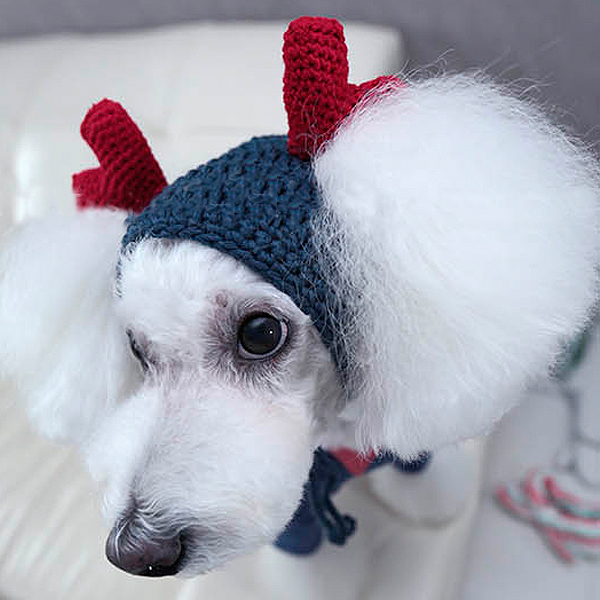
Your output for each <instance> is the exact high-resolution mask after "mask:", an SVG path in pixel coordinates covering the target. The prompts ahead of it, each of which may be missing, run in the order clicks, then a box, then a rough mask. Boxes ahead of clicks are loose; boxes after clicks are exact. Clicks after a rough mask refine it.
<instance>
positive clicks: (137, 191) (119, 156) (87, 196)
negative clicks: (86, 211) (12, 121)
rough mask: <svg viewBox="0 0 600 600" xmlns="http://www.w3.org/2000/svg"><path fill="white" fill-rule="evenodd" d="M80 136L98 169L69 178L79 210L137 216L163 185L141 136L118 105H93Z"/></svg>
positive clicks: (136, 127)
mask: <svg viewBox="0 0 600 600" xmlns="http://www.w3.org/2000/svg"><path fill="white" fill-rule="evenodd" d="M81 135H82V136H83V139H84V140H85V141H86V142H87V143H88V144H89V146H90V148H91V149H92V150H93V151H94V154H95V155H96V157H97V158H98V162H99V163H100V167H98V168H96V169H89V170H87V171H82V172H81V173H76V174H75V175H73V190H74V191H75V194H76V195H77V206H78V207H79V208H87V207H92V206H114V207H116V208H122V209H126V210H131V211H133V212H141V211H142V210H143V209H144V207H145V206H147V205H148V204H149V203H150V201H151V200H152V198H154V196H156V195H157V194H158V193H159V192H160V191H161V190H162V189H163V188H164V187H165V186H166V185H167V180H166V179H165V176H164V175H163V172H162V170H161V168H160V166H159V165H158V163H157V162H156V159H155V158H154V156H153V154H152V151H151V150H150V147H149V146H148V143H147V142H146V139H145V138H144V136H143V135H142V132H141V131H140V130H139V128H138V126H137V125H136V124H135V123H134V122H133V120H132V119H131V117H130V116H129V115H128V114H127V112H126V111H125V109H124V108H123V107H122V106H121V105H120V104H119V103H118V102H113V101H112V100H107V99H104V100H101V101H100V102H98V103H97V104H94V106H92V108H90V110H89V111H88V113H87V115H86V116H85V118H84V119H83V122H82V123H81Z"/></svg>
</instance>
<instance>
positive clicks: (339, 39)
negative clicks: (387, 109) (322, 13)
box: [283, 17, 400, 158]
mask: <svg viewBox="0 0 600 600" xmlns="http://www.w3.org/2000/svg"><path fill="white" fill-rule="evenodd" d="M283 40H284V43H283V61H284V63H285V74H284V77H283V102H284V104H285V109H286V111H287V115H288V124H289V133H288V149H289V151H290V152H291V153H292V154H295V155H296V156H299V157H301V158H309V157H310V156H311V155H313V154H314V153H315V152H316V151H317V150H318V149H319V147H320V146H321V144H322V143H323V142H325V141H326V140H327V139H329V138H330V137H331V135H332V134H333V132H334V131H335V128H336V126H337V125H338V124H339V123H340V121H341V120H342V119H343V118H344V117H345V116H346V115H347V114H348V113H349V112H350V111H351V110H352V107H353V106H354V105H355V104H356V103H357V102H358V101H359V100H360V99H361V98H362V96H363V95H364V94H365V93H366V92H367V91H369V90H370V89H372V88H374V87H376V86H378V85H381V84H384V83H389V82H395V83H398V84H400V81H399V80H398V79H397V78H395V77H392V76H385V77H378V78H377V79H373V80H371V81H367V82H365V83H362V84H361V85H354V84H350V83H348V49H347V47H346V43H345V41H344V30H343V28H342V26H341V24H340V23H339V22H338V21H336V20H335V19H328V18H325V17H300V18H299V19H296V20H294V21H292V22H291V23H290V25H289V27H288V29H287V31H286V32H285V34H284V36H283Z"/></svg>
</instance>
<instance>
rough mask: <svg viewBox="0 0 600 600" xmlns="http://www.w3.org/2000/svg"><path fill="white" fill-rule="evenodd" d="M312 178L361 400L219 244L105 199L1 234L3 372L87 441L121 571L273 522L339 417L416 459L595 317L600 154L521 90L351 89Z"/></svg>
mask: <svg viewBox="0 0 600 600" xmlns="http://www.w3.org/2000/svg"><path fill="white" fill-rule="evenodd" d="M423 140H426V143H423ZM432 173H433V174H434V176H433V177H432ZM313 175H314V178H315V183H316V185H318V187H319V190H320V194H321V200H322V206H321V207H320V208H319V214H317V215H315V219H314V221H313V222H312V223H311V226H312V231H313V234H314V235H313V242H314V244H315V245H314V248H312V250H314V251H315V252H317V255H319V256H321V259H323V258H324V260H322V264H323V266H324V267H325V268H324V269H323V277H324V278H325V279H327V285H328V287H329V288H330V289H332V290H335V291H336V294H337V295H338V296H339V298H336V300H339V301H340V305H342V306H344V317H343V318H342V319H341V320H340V322H339V323H336V331H335V336H336V340H337V341H340V342H341V343H343V345H344V351H345V355H346V356H345V358H347V360H348V366H349V369H348V372H345V373H344V374H343V376H344V383H345V384H347V385H345V387H346V390H345V391H346V392H347V393H348V396H347V398H346V397H345V395H344V394H342V391H341V386H340V382H339V378H340V377H341V376H342V374H338V373H337V372H336V370H335V368H334V365H333V361H332V360H331V357H330V356H329V353H328V350H327V349H326V348H325V346H324V344H323V342H322V341H321V340H320V339H319V336H318V334H317V332H316V330H315V329H313V325H311V322H310V320H309V318H308V317H307V316H306V315H304V314H302V312H301V311H300V310H299V309H298V308H297V306H295V305H294V304H293V302H292V301H291V300H290V299H289V298H288V297H286V296H285V295H283V294H282V293H280V292H279V291H277V290H276V289H275V288H274V287H272V286H270V285H268V284H266V283H265V282H264V281H262V280H261V279H259V278H258V277H257V275H255V274H253V273H252V272H251V271H250V270H249V269H248V268H246V266H244V265H242V264H240V262H236V261H235V260H234V259H233V258H231V257H229V256H226V255H225V254H219V253H218V252H216V251H214V250H210V249H208V248H204V247H202V246H201V245H199V244H195V243H192V242H186V241H176V242H175V241H173V242H166V241H157V240H154V241H152V240H142V241H140V242H139V243H137V245H135V246H133V247H131V248H129V247H127V248H126V249H125V250H124V251H120V248H121V241H122V240H123V235H124V234H125V230H126V225H125V224H124V221H125V218H126V214H125V213H124V212H118V211H108V210H97V211H93V210H90V211H89V212H86V213H84V214H80V215H77V216H74V217H55V218H48V219H45V220H42V221H40V222H38V223H30V224H27V225H24V226H23V227H21V228H17V230H15V232H14V234H13V235H9V236H7V237H6V238H5V239H4V240H2V247H1V248H0V332H1V335H2V344H0V377H2V378H4V377H6V378H7V379H11V380H13V382H14V383H15V384H16V385H15V386H14V389H19V391H20V393H22V396H23V398H24V400H25V402H26V403H27V406H28V408H29V413H30V415H31V418H32V420H33V421H34V422H35V424H36V425H37V427H38V429H40V430H41V431H42V432H44V433H46V434H48V435H50V436H52V437H54V438H60V439H62V440H65V441H70V442H73V443H75V444H77V445H78V446H80V447H82V448H83V449H84V452H85V453H86V455H87V458H88V463H89V465H90V470H91V471H92V473H93V474H94V476H95V477H96V478H97V479H98V480H101V481H103V482H104V483H105V485H106V506H107V515H108V518H109V520H110V521H111V523H112V524H113V525H114V529H113V532H112V533H111V535H110V537H109V540H108V544H107V551H108V555H109V558H111V560H113V562H115V563H116V564H118V565H119V566H121V567H122V568H125V569H126V570H129V571H131V572H134V573H145V574H166V573H174V572H183V573H184V574H186V573H187V574H193V573H200V572H204V571H206V570H208V569H211V568H213V567H216V566H217V565H219V564H222V563H223V562H225V561H226V560H227V559H229V558H231V557H233V556H235V555H237V554H241V553H244V552H247V551H249V550H251V549H253V548H255V547H257V546H258V545H260V544H261V543H265V542H269V541H271V540H273V538H275V536H276V535H277V534H278V533H279V532H280V531H281V529H282V528H283V527H284V525H285V523H286V521H287V520H288V519H289V518H290V517H291V516H292V513H293V511H294V509H295V507H296V506H297V503H298V501H299V499H300V497H301V492H302V485H303V483H304V482H305V480H306V477H307V475H308V472H309V468H310V463H311V457H312V452H313V450H314V448H315V447H316V446H317V445H319V444H326V443H331V442H332V440H334V439H335V442H336V443H339V442H340V441H341V436H340V437H338V435H337V434H338V428H339V427H341V425H340V423H342V422H343V423H344V425H343V426H344V428H347V433H348V434H349V438H348V440H349V442H348V443H350V444H353V443H354V444H355V445H356V446H357V447H359V448H363V449H367V448H369V449H370V448H376V449H379V448H385V449H386V450H390V451H393V452H396V453H398V454H400V455H404V456H406V455H410V454H415V453H417V452H419V451H422V450H426V449H428V450H435V449H436V448H438V447H440V446H441V445H444V444H448V443H452V442H455V441H457V440H459V439H464V438H467V437H471V436H474V435H477V434H480V433H481V432H483V431H486V430H487V429H488V428H489V427H490V426H491V425H492V424H493V423H494V422H495V421H496V420H497V419H498V418H499V417H500V416H501V415H502V414H504V413H505V412H506V411H507V410H508V409H509V408H510V407H511V406H513V405H514V404H515V403H516V401H517V400H518V398H519V396H520V394H521V393H522V391H523V390H524V389H525V386H526V385H527V384H528V383H529V382H531V381H532V380H535V378H537V377H540V376H542V375H544V374H545V372H546V370H547V367H548V365H549V364H551V363H552V362H553V361H554V360H555V358H556V357H557V356H558V355H559V354H560V352H561V351H562V349H563V347H564V343H565V340H567V339H569V337H570V336H572V335H573V334H574V333H575V332H577V331H578V330H580V329H581V328H583V327H585V326H587V324H588V321H589V316H590V313H591V309H592V307H593V306H594V304H595V303H596V302H597V298H598V268H597V265H598V255H599V244H598V231H599V230H600V225H599V223H600V213H599V210H598V206H599V202H598V199H599V198H600V189H599V187H600V186H599V183H598V182H600V171H599V170H598V167H597V164H596V162H595V160H594V159H593V158H592V157H591V156H589V155H588V153H587V152H586V151H585V150H582V149H580V148H578V146H577V145H575V144H573V143H572V142H571V141H570V140H569V139H568V138H566V137H565V136H564V134H563V133H562V132H560V130H557V129H555V128H553V127H552V125H550V124H549V123H548V122H547V120H546V119H545V117H544V116H543V115H542V114H541V113H540V112H539V111H537V110H536V109H534V108H533V107H531V106H530V105H529V104H528V103H524V102H521V101H520V100H518V99H515V98H512V97H510V96H509V95H508V94H507V93H505V92H503V91H502V90H499V89H498V88H497V87H496V86H494V85H492V84H489V83H488V82H485V81H481V80H480V79H478V78H477V77H475V78H472V77H469V76H454V77H441V78H434V79H431V80H424V81H421V82H414V83H413V84H411V85H408V86H407V87H406V88H402V89H396V90H395V91H394V92H393V93H391V92H390V93H389V94H386V95H385V96H383V97H382V98H381V99H379V100H378V101H377V102H373V103H371V102H369V101H368V100H367V101H366V102H365V104H364V105H363V106H361V107H359V109H358V110H357V111H355V113H353V116H352V118H350V119H349V120H347V121H345V122H344V124H343V126H341V127H340V128H339V129H337V130H336V135H335V137H334V139H333V140H332V141H331V143H330V144H328V145H327V147H325V149H324V150H323V152H322V153H320V154H319V156H317V157H316V159H315V160H314V163H313ZM312 250H311V251H312ZM117 265H118V267H117ZM115 273H118V276H117V281H116V293H115V294H113V288H115ZM325 308H327V307H325ZM149 565H151V566H152V567H153V569H152V572H149V570H148V566H149Z"/></svg>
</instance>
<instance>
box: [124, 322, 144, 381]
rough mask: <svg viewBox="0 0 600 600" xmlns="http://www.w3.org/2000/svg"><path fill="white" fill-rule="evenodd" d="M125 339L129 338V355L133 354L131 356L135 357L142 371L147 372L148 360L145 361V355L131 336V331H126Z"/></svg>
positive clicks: (133, 336)
mask: <svg viewBox="0 0 600 600" xmlns="http://www.w3.org/2000/svg"><path fill="white" fill-rule="evenodd" d="M127 337H128V338H129V347H130V348H131V353H132V354H133V356H135V358H136V359H137V361H138V362H139V363H140V365H141V367H142V369H143V370H144V371H147V370H148V360H147V359H146V355H145V353H144V351H143V349H142V347H141V346H140V344H139V343H138V342H137V340H136V339H135V335H134V334H133V332H132V331H131V329H128V330H127Z"/></svg>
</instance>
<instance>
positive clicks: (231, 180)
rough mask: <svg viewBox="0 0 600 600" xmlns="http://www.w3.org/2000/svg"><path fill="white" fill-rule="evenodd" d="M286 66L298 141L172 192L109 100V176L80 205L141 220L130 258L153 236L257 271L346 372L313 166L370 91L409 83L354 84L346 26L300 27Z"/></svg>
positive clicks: (230, 160)
mask: <svg viewBox="0 0 600 600" xmlns="http://www.w3.org/2000/svg"><path fill="white" fill-rule="evenodd" d="M283 56H284V63H285V74H284V94H283V95H284V104H285V107H286V111H287V115H288V124H289V134H288V135H287V136H264V137H256V138H254V139H252V140H250V141H248V142H246V143H244V144H241V145H240V146H238V147H237V148H234V149H233V150H230V151H229V152H227V153H226V154H224V155H223V156H221V157H220V158H217V159H215V160H212V161H210V162H208V163H206V164H205V165H202V166H200V167H198V168H197V169H194V170H192V171H190V172H189V173H188V174H187V175H184V176H183V177H180V178H179V179H177V180H176V181H175V182H174V183H172V184H171V185H168V186H167V185H166V180H165V178H164V175H163V173H162V171H161V170H160V167H159V166H158V163H157V162H156V160H155V159H154V157H153V156H152V153H151V151H150V148H149V147H148V144H147V142H146V140H145V138H144V136H143V135H142V134H141V132H140V131H139V129H138V128H137V126H136V125H135V123H134V122H133V121H132V120H131V119H130V117H129V116H128V115H127V113H126V112H125V110H124V109H123V108H122V107H121V106H120V105H119V104H118V103H116V102H112V101H109V100H103V101H102V102H100V103H98V104H96V105H95V106H94V107H92V109H91V110H90V111H89V112H88V114H87V115H86V117H85V119H84V121H83V123H82V127H81V132H82V135H83V137H84V138H85V139H86V141H87V142H88V143H89V145H90V146H91V147H92V149H93V150H94V152H95V153H96V155H97V157H98V159H99V161H100V168H96V169H92V170H88V171H84V172H82V173H79V174H77V175H75V176H74V178H73V187H74V189H75V191H76V193H77V196H78V203H79V206H80V207H86V206H106V205H112V206H116V207H119V208H126V209H128V210H130V211H133V212H134V213H139V214H132V215H131V216H130V217H129V218H128V220H127V232H126V234H125V237H124V239H123V247H124V248H125V247H127V246H129V245H130V244H134V243H136V242H138V241H140V240H142V239H144V238H163V239H180V240H194V241H197V242H199V243H201V244H204V245H206V246H210V247H212V248H215V249H216V250H219V251H221V252H224V253H225V254H228V255H230V256H232V257H233V258H235V259H236V260H239V261H240V262H242V263H243V264H245V265H246V266H247V267H249V268H250V269H252V270H253V271H254V272H256V273H257V274H258V275H260V276H261V277H262V278H263V279H264V280H265V281H267V282H269V283H271V284H272V285H274V286H275V287H276V288H277V289H279V290H281V291H282V292H284V293H285V294H287V295H288V296H289V297H290V298H291V299H292V300H293V301H294V302H295V303H296V305H297V306H298V307H299V308H300V310H302V311H303V312H305V313H306V314H308V315H309V316H310V317H311V319H312V321H313V324H314V326H315V327H316V329H317V330H318V332H319V334H320V335H321V338H322V340H323V342H324V343H325V345H326V346H327V347H328V348H329V350H330V351H331V354H332V356H333V359H334V361H335V362H336V364H337V366H338V369H339V370H340V372H341V373H342V374H343V373H344V371H345V368H346V361H345V358H344V356H343V351H342V346H343V344H342V343H341V340H338V339H336V335H335V331H336V327H335V325H336V324H337V323H339V322H343V319H342V317H343V312H344V311H343V306H342V305H341V304H340V301H339V299H337V296H336V294H335V293H334V290H333V289H332V288H331V286H330V285H329V284H328V282H327V279H326V278H325V277H324V275H323V272H322V269H321V268H320V263H319V261H317V259H316V248H315V247H314V244H313V240H312V227H311V221H312V220H313V217H314V216H315V214H316V212H317V211H318V209H319V206H320V195H319V190H318V187H317V185H316V182H315V180H314V176H313V172H312V165H311V162H310V159H311V157H312V156H313V155H314V154H315V152H317V151H318V149H319V147H320V146H321V145H322V144H323V142H325V141H326V140H327V139H329V138H330V137H331V135H332V134H333V132H334V131H335V129H336V127H337V125H338V124H339V123H340V122H341V121H342V120H343V119H344V117H345V116H346V115H347V114H348V113H349V112H350V111H351V110H352V107H353V106H354V105H355V104H356V102H358V101H359V100H360V98H361V97H362V96H363V95H364V94H365V93H366V92H368V91H369V90H371V89H373V88H374V87H377V86H378V85H380V84H383V83H389V82H390V81H391V80H393V81H395V82H396V83H398V80H396V79H395V78H390V77H379V78H377V79H374V80H372V81H367V82H365V83H363V84H360V85H354V84H350V83H348V61H347V48H346V44H345V41H344V35H343V29H342V26H341V25H340V24H339V23H338V22H337V21H336V20H334V19H327V18H323V17H301V18H299V19H296V20H295V21H293V22H292V23H291V24H290V26H289V27H288V30H287V31H286V33H285V35H284V47H283ZM328 250H331V249H328ZM333 251H334V250H333Z"/></svg>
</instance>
